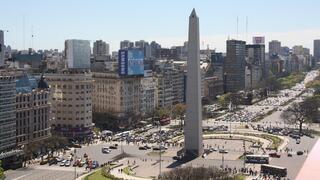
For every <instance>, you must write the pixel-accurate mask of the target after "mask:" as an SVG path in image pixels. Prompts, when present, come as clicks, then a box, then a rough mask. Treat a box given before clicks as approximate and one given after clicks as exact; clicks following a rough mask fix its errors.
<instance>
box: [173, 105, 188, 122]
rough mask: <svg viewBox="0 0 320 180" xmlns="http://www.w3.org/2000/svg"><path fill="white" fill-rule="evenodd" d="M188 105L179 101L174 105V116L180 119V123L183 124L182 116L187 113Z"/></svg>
mask: <svg viewBox="0 0 320 180" xmlns="http://www.w3.org/2000/svg"><path fill="white" fill-rule="evenodd" d="M186 109H187V105H185V104H182V103H179V104H176V105H175V106H174V107H173V111H172V113H173V117H174V118H179V119H180V125H181V126H182V117H183V115H184V114H185V113H186Z"/></svg>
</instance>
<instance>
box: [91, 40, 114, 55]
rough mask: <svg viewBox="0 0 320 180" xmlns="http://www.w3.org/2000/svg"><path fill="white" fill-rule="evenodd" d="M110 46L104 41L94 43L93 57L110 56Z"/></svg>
mask: <svg viewBox="0 0 320 180" xmlns="http://www.w3.org/2000/svg"><path fill="white" fill-rule="evenodd" d="M109 51H110V47H109V44H107V43H106V42H104V41H102V40H97V41H96V42H94V43H93V56H94V57H97V56H106V55H109V54H110V52H109Z"/></svg>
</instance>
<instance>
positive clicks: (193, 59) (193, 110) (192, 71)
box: [184, 9, 203, 157]
mask: <svg viewBox="0 0 320 180" xmlns="http://www.w3.org/2000/svg"><path fill="white" fill-rule="evenodd" d="M188 42H189V44H188V67H187V70H188V71H187V99H186V101H187V113H186V122H185V129H184V133H185V134H184V136H185V139H184V143H185V150H186V155H187V156H193V157H197V156H201V155H202V153H203V146H202V106H201V74H200V39H199V18H198V17H197V14H196V11H195V10H194V9H193V10H192V12H191V14H190V17H189V38H188Z"/></svg>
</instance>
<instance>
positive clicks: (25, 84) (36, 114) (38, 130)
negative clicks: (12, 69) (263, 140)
mask: <svg viewBox="0 0 320 180" xmlns="http://www.w3.org/2000/svg"><path fill="white" fill-rule="evenodd" d="M16 92H17V95H16V126H17V128H16V135H17V138H16V140H17V145H18V146H21V145H27V144H28V143H35V142H37V141H40V140H44V139H46V138H48V137H49V136H50V124H49V111H50V105H49V103H48V100H49V86H48V84H47V83H46V82H45V80H44V77H43V76H41V78H40V80H39V81H38V80H37V79H36V78H35V77H32V76H29V75H27V74H25V73H23V74H20V75H17V81H16Z"/></svg>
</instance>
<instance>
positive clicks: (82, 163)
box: [78, 160, 86, 167]
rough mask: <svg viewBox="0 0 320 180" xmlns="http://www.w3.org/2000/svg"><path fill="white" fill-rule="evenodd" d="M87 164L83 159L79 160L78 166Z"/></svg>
mask: <svg viewBox="0 0 320 180" xmlns="http://www.w3.org/2000/svg"><path fill="white" fill-rule="evenodd" d="M85 164H86V161H85V160H82V161H80V162H79V164H78V166H79V167H83V166H84V165H85Z"/></svg>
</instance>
